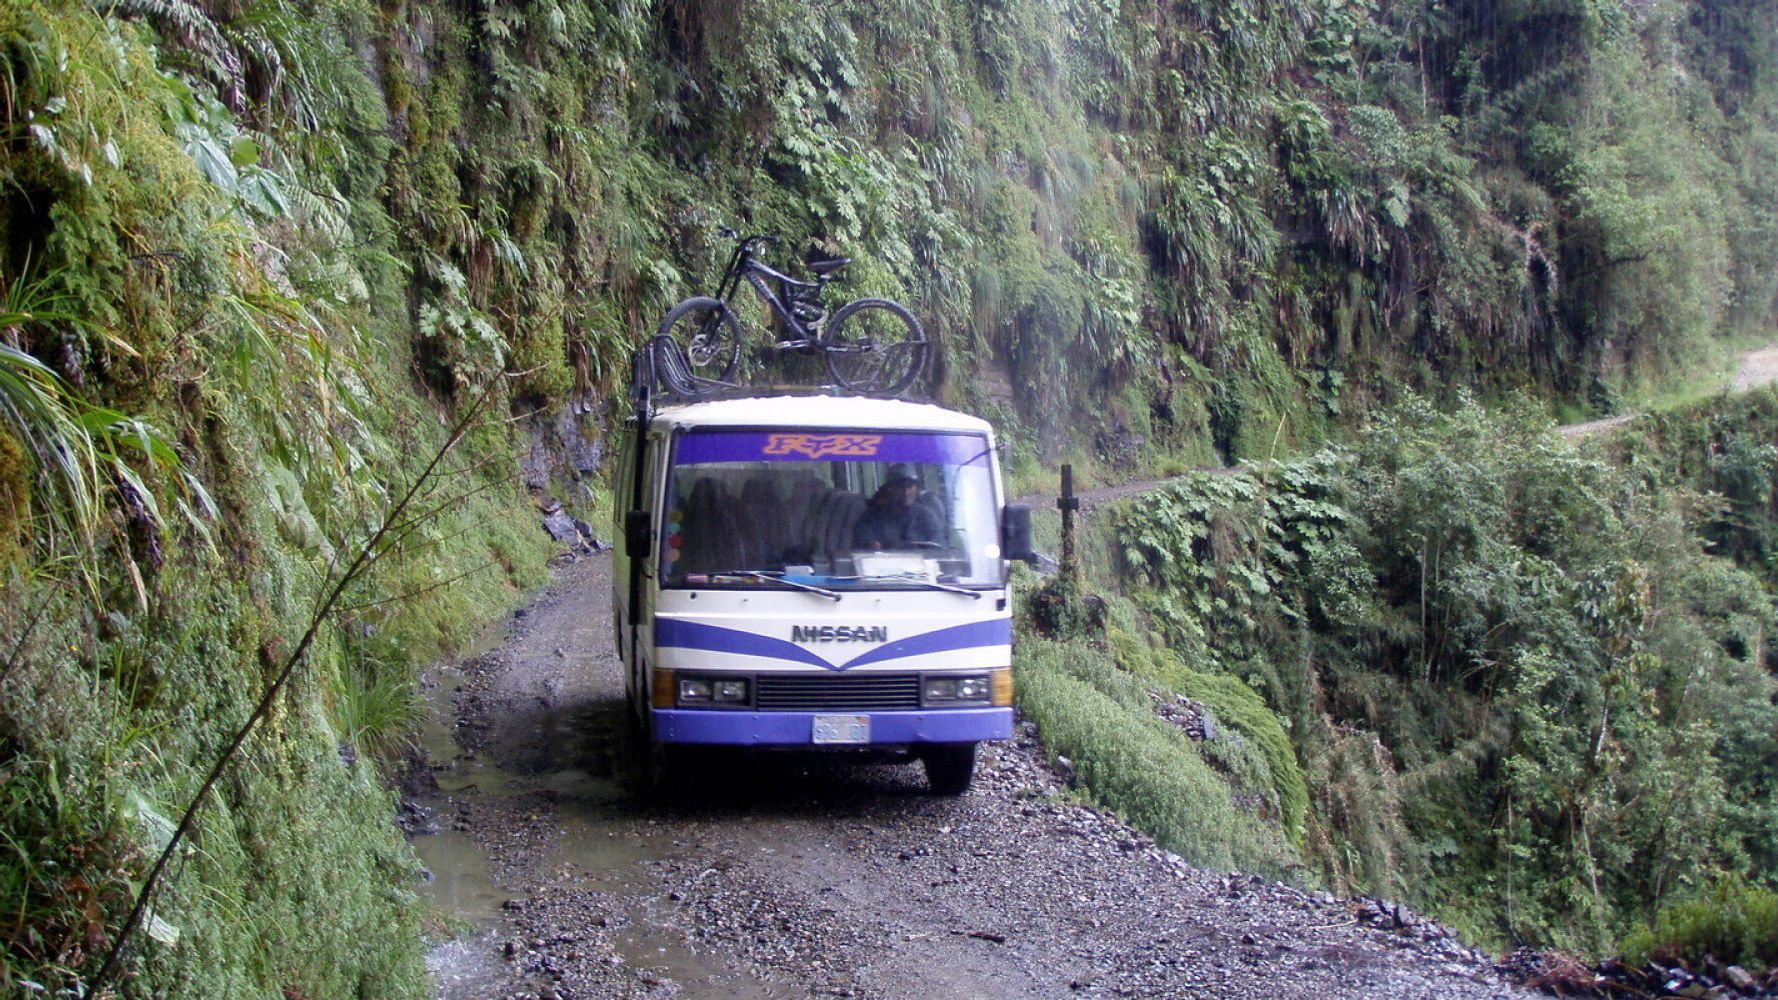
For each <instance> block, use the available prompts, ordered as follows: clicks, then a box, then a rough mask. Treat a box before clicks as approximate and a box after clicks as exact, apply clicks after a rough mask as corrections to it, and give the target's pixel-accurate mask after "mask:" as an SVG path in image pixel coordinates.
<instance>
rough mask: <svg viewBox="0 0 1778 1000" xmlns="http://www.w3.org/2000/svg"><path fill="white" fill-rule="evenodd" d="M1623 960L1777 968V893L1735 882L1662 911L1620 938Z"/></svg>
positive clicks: (1636, 962) (1727, 883)
mask: <svg viewBox="0 0 1778 1000" xmlns="http://www.w3.org/2000/svg"><path fill="white" fill-rule="evenodd" d="M1623 950H1624V957H1625V958H1626V959H1628V960H1629V961H1630V962H1632V963H1634V964H1638V965H1640V964H1641V963H1643V962H1646V961H1648V960H1649V959H1650V958H1653V957H1657V956H1658V957H1661V958H1666V959H1669V960H1680V961H1696V960H1698V959H1700V958H1702V957H1703V956H1705V955H1711V956H1714V957H1715V958H1717V959H1719V960H1721V961H1725V962H1737V963H1740V964H1742V965H1749V966H1769V965H1778V891H1773V890H1772V889H1769V888H1765V887H1763V886H1750V885H1747V884H1745V883H1742V882H1739V881H1726V882H1722V883H1720V884H1718V885H1717V886H1716V887H1714V888H1712V889H1711V890H1709V891H1708V892H1705V893H1704V894H1703V895H1701V896H1699V897H1698V898H1697V899H1693V900H1688V901H1686V902H1683V903H1676V904H1674V905H1672V906H1668V907H1665V908H1663V909H1662V910H1661V911H1660V913H1658V914H1656V915H1655V918H1654V920H1653V921H1652V922H1650V923H1648V924H1645V925H1644V926H1642V927H1640V928H1638V929H1637V930H1635V931H1633V932H1632V933H1631V934H1630V935H1629V936H1628V937H1626V938H1624V948H1623Z"/></svg>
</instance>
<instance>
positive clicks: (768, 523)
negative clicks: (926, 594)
mask: <svg viewBox="0 0 1778 1000" xmlns="http://www.w3.org/2000/svg"><path fill="white" fill-rule="evenodd" d="M991 469H992V464H991V462H990V461H989V450H988V442H987V438H986V437H985V436H983V435H980V434H968V433H954V434H947V433H935V432H930V431H928V432H889V431H881V432H879V431H827V430H822V431H757V430H746V431H742V430H737V431H722V430H700V431H694V432H690V433H686V434H683V435H681V436H680V437H679V438H678V440H677V442H676V443H675V445H674V448H673V458H672V464H671V467H670V468H669V471H668V479H667V500H666V520H665V522H664V530H663V531H662V533H661V534H662V541H661V553H660V558H661V581H662V583H663V585H665V586H668V587H772V586H787V587H795V586H799V585H800V586H804V587H809V586H814V587H820V588H822V589H831V590H843V589H868V590H878V589H890V588H901V587H906V588H910V589H924V588H931V587H933V586H935V585H937V586H941V587H958V586H961V587H972V588H973V587H990V586H993V587H997V586H1000V585H1001V583H1002V573H1003V565H1004V564H1003V562H1002V560H1001V558H1000V539H999V537H998V528H997V525H998V518H997V517H996V516H995V513H996V512H995V508H994V481H993V476H992V472H991Z"/></svg>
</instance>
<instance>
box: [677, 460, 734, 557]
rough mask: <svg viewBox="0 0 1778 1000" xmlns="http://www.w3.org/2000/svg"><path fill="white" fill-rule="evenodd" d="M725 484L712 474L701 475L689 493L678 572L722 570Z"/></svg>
mask: <svg viewBox="0 0 1778 1000" xmlns="http://www.w3.org/2000/svg"><path fill="white" fill-rule="evenodd" d="M722 499H723V498H722V486H721V484H719V483H718V482H717V481H716V480H714V479H711V478H710V477H709V476H699V477H698V480H697V482H694V483H692V486H691V492H690V493H688V494H686V497H685V506H684V512H685V516H684V518H683V519H682V520H681V521H680V523H679V534H680V542H679V561H678V562H677V563H676V564H675V565H674V567H673V569H674V571H675V572H677V573H708V572H710V571H711V570H713V569H722V568H724V567H722V566H720V565H718V563H719V561H720V559H721V556H722V553H721V552H719V551H718V549H719V547H720V546H721V544H722V535H723V532H722V525H721V519H722V514H721V511H722V508H723V507H724V506H726V505H725V504H724V503H723V502H722Z"/></svg>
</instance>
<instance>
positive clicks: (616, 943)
mask: <svg viewBox="0 0 1778 1000" xmlns="http://www.w3.org/2000/svg"><path fill="white" fill-rule="evenodd" d="M609 566H610V563H609V558H608V557H606V556H592V557H587V558H584V559H581V560H580V561H578V562H575V563H572V564H569V565H566V566H564V567H563V568H562V569H561V570H560V572H559V575H558V579H557V582H556V583H555V585H554V586H552V587H551V588H550V589H548V590H547V591H546V592H544V593H543V594H542V595H541V596H540V597H539V598H538V599H537V600H535V601H534V602H533V603H532V604H531V605H530V606H528V607H527V608H526V609H525V610H523V611H521V612H519V614H518V616H516V617H514V618H513V619H512V620H511V621H510V622H509V623H507V626H506V627H505V628H504V629H502V630H499V631H497V632H496V633H494V634H492V635H490V636H489V639H488V642H487V643H486V645H485V646H484V647H483V648H482V649H480V650H478V651H475V652H474V654H473V655H471V656H469V657H468V658H466V659H465V660H464V661H463V662H462V663H460V664H455V665H441V666H440V667H438V668H437V669H436V670H435V671H434V673H433V675H432V676H431V677H430V678H429V681H430V683H431V684H432V685H433V687H432V700H433V706H434V710H435V719H434V724H433V726H432V727H431V728H430V729H429V730H428V732H427V738H426V752H427V755H428V761H427V762H425V763H423V764H422V765H421V768H420V770H419V772H418V774H417V776H416V778H417V780H416V781H415V782H414V787H413V791H414V793H415V794H414V796H413V798H412V800H411V801H410V802H409V804H408V805H406V806H405V807H404V810H403V813H402V817H401V818H402V822H403V823H404V825H405V826H407V827H408V828H409V829H410V830H411V832H412V837H413V843H414V846H415V847H416V849H417V850H418V851H419V852H420V854H421V856H422V858H423V859H424V860H425V861H426V863H427V865H428V867H429V869H430V871H431V874H432V876H433V878H432V881H431V882H430V884H429V885H428V887H427V892H428V894H429V895H430V897H431V898H432V899H433V901H434V902H435V903H436V904H437V906H438V907H439V909H440V910H441V911H442V912H443V913H444V914H445V915H447V919H444V920H441V921H439V922H438V923H439V927H440V935H441V942H442V943H440V944H439V945H438V946H437V947H436V949H435V950H434V952H433V955H432V965H433V969H434V972H435V974H436V977H437V980H438V984H439V990H440V996H441V997H443V998H449V1000H467V998H492V997H513V998H519V997H529V998H586V997H651V998H652V997H663V998H665V997H712V998H713V997H725V998H726V997H736V998H743V1000H747V998H768V1000H770V998H803V997H811V998H812V997H867V998H895V1000H899V998H906V997H947V998H950V997H955V998H996V1000H998V998H1025V997H1033V998H1035V997H1235V996H1242V997H1246V996H1267V997H1314V998H1318V1000H1321V998H1328V997H1384V996H1387V997H1425V998H1446V997H1449V998H1458V997H1500V996H1511V995H1515V989H1514V988H1513V987H1511V986H1509V985H1508V984H1506V983H1505V982H1503V981H1502V980H1501V979H1500V978H1498V976H1497V975H1496V973H1495V971H1494V969H1493V966H1492V965H1491V964H1490V962H1489V961H1488V960H1487V959H1486V958H1485V957H1484V956H1481V955H1478V954H1476V953H1475V952H1472V951H1470V950H1468V949H1466V948H1465V947H1463V946H1462V945H1461V944H1460V943H1459V942H1457V941H1456V940H1455V939H1453V938H1452V937H1451V936H1450V935H1449V934H1448V933H1447V932H1446V931H1444V929H1442V928H1439V927H1437V925H1435V924H1432V923H1431V922H1429V921H1425V920H1422V919H1420V918H1418V917H1416V916H1414V915H1413V914H1411V913H1408V912H1407V911H1405V910H1401V909H1399V908H1395V907H1393V906H1390V905H1389V904H1384V903H1379V902H1376V901H1363V900H1339V899H1334V898H1332V897H1329V896H1325V895H1318V894H1313V893H1305V892H1301V891H1298V890H1296V889H1293V888H1290V887H1287V886H1283V885H1279V884H1276V883H1273V882H1270V881H1267V880H1265V879H1262V878H1258V877H1254V876H1248V875H1243V874H1225V873H1214V872H1207V871H1200V870H1198V869H1195V868H1193V867H1191V866H1189V865H1187V864H1185V863H1184V862H1183V861H1181V860H1180V859H1179V858H1178V857H1176V856H1173V855H1171V854H1170V853H1169V852H1167V851H1164V850H1161V849H1159V848H1157V847H1156V846H1155V845H1154V843H1153V842H1152V841H1150V840H1148V839H1147V838H1145V837H1143V836H1142V835H1141V834H1139V833H1136V832H1134V831H1132V830H1130V829H1129V828H1128V827H1126V826H1124V825H1123V824H1122V823H1120V822H1118V821H1117V820H1116V818H1114V817H1112V816H1109V815H1107V814H1105V813H1102V812H1100V811H1098V810H1096V809H1093V808H1091V807H1089V806H1087V805H1084V804H1082V802H1081V800H1080V798H1079V796H1078V794H1076V793H1074V792H1071V791H1070V790H1069V789H1068V787H1067V784H1066V782H1065V781H1064V780H1063V778H1062V777H1061V776H1060V775H1059V774H1058V773H1057V772H1056V771H1055V770H1054V769H1052V767H1051V766H1050V765H1049V764H1048V762H1047V761H1046V760H1045V758H1044V756H1043V753H1042V750H1041V747H1040V746H1039V745H1038V743H1037V741H1036V738H1035V734H1034V733H1032V732H1031V730H1030V729H1029V727H1028V726H1024V725H1021V727H1020V730H1019V736H1018V738H1017V739H1016V740H1014V741H1011V742H1008V743H1002V744H997V745H993V746H990V747H986V748H984V752H983V756H982V760H981V765H980V768H979V771H978V777H977V782H976V786H975V788H974V789H973V790H972V791H971V792H969V793H968V794H967V795H964V796H962V797H961V798H956V799H940V798H933V797H930V796H928V795H926V794H925V787H924V785H925V783H924V778H923V775H922V773H921V772H920V769H919V768H918V767H917V766H851V765H840V764H836V763H834V762H833V761H831V760H824V759H818V758H817V759H807V758H791V757H783V756H772V757H748V756H742V755H735V754H719V755H713V756H710V757H708V758H706V759H704V760H702V761H701V762H699V764H698V766H697V767H696V768H695V772H696V779H695V780H694V781H693V783H692V787H689V788H687V790H686V791H685V793H684V794H683V795H680V796H678V797H676V798H675V799H674V800H672V801H667V802H658V801H650V800H647V799H645V798H644V797H642V796H639V795H637V794H635V793H634V790H633V789H632V788H631V787H630V784H629V782H630V778H629V776H630V775H631V774H633V773H635V771H636V769H637V764H638V762H637V760H636V757H637V754H638V751H637V750H636V748H635V743H634V742H633V740H632V739H631V738H630V737H629V735H628V733H627V727H626V723H625V719H624V711H623V706H622V701H621V699H622V687H623V682H622V677H621V673H620V668H619V666H618V664H617V661H616V658H615V656H614V655H613V652H612V638H611V624H610V612H609V600H608V589H609V586H610V584H609Z"/></svg>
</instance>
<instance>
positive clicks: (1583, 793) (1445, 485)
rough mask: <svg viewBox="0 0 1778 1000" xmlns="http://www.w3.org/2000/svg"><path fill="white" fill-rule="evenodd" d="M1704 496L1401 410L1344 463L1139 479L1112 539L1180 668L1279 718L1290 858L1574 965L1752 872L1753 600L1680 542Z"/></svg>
mask: <svg viewBox="0 0 1778 1000" xmlns="http://www.w3.org/2000/svg"><path fill="white" fill-rule="evenodd" d="M1767 405H1769V404H1767ZM1715 509H1716V508H1715V507H1714V505H1713V504H1711V503H1707V502H1703V501H1701V500H1700V499H1699V497H1698V496H1697V494H1694V493H1692V492H1690V491H1688V490H1684V489H1681V488H1679V487H1677V486H1674V485H1668V484H1664V483H1659V482H1655V483H1651V482H1650V481H1649V479H1648V477H1646V476H1644V475H1642V474H1639V472H1638V470H1637V468H1636V467H1635V466H1633V465H1632V466H1627V467H1626V466H1621V465H1614V464H1609V463H1607V462H1604V461H1601V460H1599V459H1595V458H1588V457H1584V456H1583V455H1581V454H1579V453H1577V452H1576V451H1575V450H1574V449H1573V447H1572V446H1570V445H1569V444H1568V443H1566V442H1564V441H1563V440H1562V439H1561V438H1560V437H1559V436H1558V435H1556V434H1555V433H1554V431H1553V430H1551V429H1550V428H1549V427H1548V426H1547V425H1546V424H1543V423H1541V422H1540V421H1538V420H1536V419H1530V418H1526V417H1524V416H1516V417H1515V416H1507V417H1490V416H1487V415H1486V414H1485V413H1484V412H1483V411H1482V410H1480V409H1479V408H1476V407H1474V406H1469V407H1465V408H1462V409H1460V410H1458V411H1456V412H1455V413H1452V414H1448V415H1447V414H1441V413H1439V412H1437V411H1435V410H1433V409H1432V408H1430V407H1429V406H1427V405H1425V404H1423V403H1418V402H1411V403H1410V404H1409V405H1407V406H1406V407H1405V408H1403V409H1402V410H1400V411H1397V412H1393V413H1391V414H1390V415H1388V416H1385V417H1384V418H1382V419H1379V420H1378V421H1377V422H1376V423H1375V424H1374V425H1373V426H1372V427H1371V428H1369V429H1368V430H1367V431H1365V432H1364V434H1363V435H1362V436H1361V437H1360V438H1359V439H1358V440H1357V442H1356V443H1355V445H1354V446H1353V447H1352V448H1351V449H1349V450H1336V451H1329V452H1325V453H1323V454H1321V455H1318V456H1315V457H1313V458H1310V459H1305V460H1301V461H1296V462H1291V463H1286V464H1283V465H1280V466H1277V467H1272V468H1266V469H1263V470H1255V471H1252V472H1247V473H1242V474H1239V475H1234V476H1208V475H1205V476H1198V477H1193V478H1191V479H1189V480H1187V481H1186V482H1184V483H1182V484H1181V485H1179V486H1176V487H1171V488H1169V489H1167V490H1164V491H1162V492H1161V493H1159V494H1156V495H1154V496H1152V497H1150V498H1148V499H1147V500H1146V501H1145V502H1144V503H1143V504H1140V505H1131V506H1130V507H1129V508H1128V509H1126V510H1124V511H1123V512H1122V513H1121V514H1120V515H1119V517H1118V524H1119V530H1118V534H1119V537H1120V539H1121V544H1122V546H1123V547H1124V554H1125V557H1126V559H1127V560H1128V563H1129V566H1130V567H1131V569H1132V571H1133V572H1134V573H1135V574H1136V579H1137V580H1138V581H1140V584H1141V585H1140V586H1139V587H1138V588H1137V590H1136V592H1135V594H1136V597H1137V599H1138V600H1139V602H1140V603H1141V604H1142V605H1143V606H1144V607H1145V608H1146V610H1147V611H1148V613H1149V615H1150V617H1151V621H1152V622H1153V625H1154V627H1155V628H1156V629H1157V630H1158V631H1159V632H1160V634H1161V635H1163V636H1165V638H1166V641H1167V643H1168V645H1169V646H1170V647H1171V648H1172V649H1173V650H1174V651H1175V652H1176V653H1177V655H1179V656H1180V657H1181V658H1182V659H1183V660H1184V661H1185V662H1186V663H1189V664H1191V665H1192V667H1193V669H1196V670H1202V671H1206V672H1211V673H1224V674H1231V675H1234V676H1236V677H1240V678H1243V679H1245V680H1246V681H1247V682H1248V683H1249V684H1251V685H1253V686H1254V688H1256V689H1257V690H1259V691H1261V692H1263V693H1264V694H1265V696H1266V698H1267V700H1268V701H1269V702H1270V704H1271V706H1272V708H1273V709H1274V710H1275V711H1277V712H1278V713H1279V714H1280V715H1281V716H1283V717H1284V718H1285V719H1286V720H1288V725H1289V729H1290V733H1291V738H1292V740H1293V742H1294V746H1295V752H1296V755H1297V757H1298V758H1299V759H1300V760H1301V761H1302V763H1303V767H1304V770H1305V771H1306V773H1307V776H1308V779H1309V781H1308V784H1309V788H1310V790H1311V796H1312V798H1313V800H1314V803H1313V805H1314V808H1313V809H1312V810H1311V831H1310V836H1309V839H1308V856H1309V857H1310V858H1311V859H1312V860H1313V862H1314V863H1315V864H1316V866H1317V867H1319V868H1320V869H1321V870H1323V871H1324V872H1325V873H1326V874H1327V875H1328V876H1329V877H1330V878H1332V879H1333V880H1334V881H1335V882H1336V883H1337V884H1339V885H1341V886H1344V887H1352V888H1356V887H1364V888H1367V889H1371V890H1375V891H1385V892H1389V893H1395V894H1403V895H1407V896H1409V897H1410V898H1415V899H1417V900H1419V901H1421V902H1422V903H1425V904H1428V905H1433V906H1436V907H1438V908H1439V909H1440V910H1441V911H1442V912H1444V913H1445V914H1446V915H1447V916H1448V917H1450V918H1451V919H1453V920H1454V921H1456V922H1458V923H1460V924H1463V925H1466V926H1469V927H1470V928H1472V929H1474V930H1477V931H1480V932H1483V933H1485V934H1487V935H1488V936H1489V937H1491V938H1494V939H1517V940H1531V941H1539V942H1555V943H1558V944H1562V945H1565V946H1568V947H1574V948H1580V949H1586V950H1596V949H1599V948H1602V947H1605V946H1607V945H1608V944H1609V942H1610V941H1611V940H1613V939H1614V938H1615V936H1616V935H1617V934H1620V933H1622V932H1623V931H1624V930H1625V929H1626V928H1627V927H1628V926H1629V925H1630V924H1631V922H1632V921H1634V920H1635V919H1638V918H1642V917H1645V916H1646V915H1647V914H1649V913H1650V912H1651V907H1652V906H1654V905H1657V904H1660V903H1662V902H1665V901H1668V900H1673V899H1679V898H1683V897H1684V896H1686V895H1687V894H1689V893H1691V892H1695V891H1696V890H1697V889H1698V888H1699V887H1701V886H1702V885H1704V884H1705V883H1707V882H1708V881H1709V880H1711V879H1713V878H1715V877H1717V876H1719V875H1721V874H1723V873H1749V874H1751V873H1770V872H1771V871H1773V870H1778V854H1774V846H1775V845H1774V843H1773V840H1772V836H1771V831H1772V830H1773V828H1774V825H1773V824H1774V820H1775V819H1778V814H1774V811H1773V810H1774V809H1775V808H1778V795H1775V794H1774V792H1775V791H1778V790H1775V789H1774V788H1773V787H1772V780H1773V778H1772V775H1773V770H1772V762H1773V761H1774V759H1778V758H1775V757H1774V754H1778V706H1775V705H1774V702H1773V697H1774V692H1775V690H1778V683H1775V682H1774V679H1773V678H1772V676H1771V675H1770V674H1769V673H1768V672H1767V670H1766V667H1765V656H1766V641H1767V640H1766V637H1767V636H1768V635H1769V634H1770V630H1771V628H1772V626H1773V624H1774V616H1773V607H1772V603H1771V600H1770V598H1769V597H1768V595H1767V592H1766V591H1765V590H1764V589H1763V588H1762V586H1761V581H1760V579H1759V578H1758V577H1756V576H1754V575H1751V574H1749V573H1748V572H1747V571H1745V570H1742V569H1739V568H1737V567H1736V566H1735V565H1734V563H1732V562H1731V561H1729V560H1726V559H1723V558H1720V557H1716V556H1711V555H1708V554H1706V549H1707V547H1708V546H1709V542H1708V540H1707V538H1706V536H1707V535H1708V533H1709V532H1710V530H1711V525H1712V524H1713V523H1717V522H1715V521H1713V520H1712V516H1713V511H1714V510H1715Z"/></svg>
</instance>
